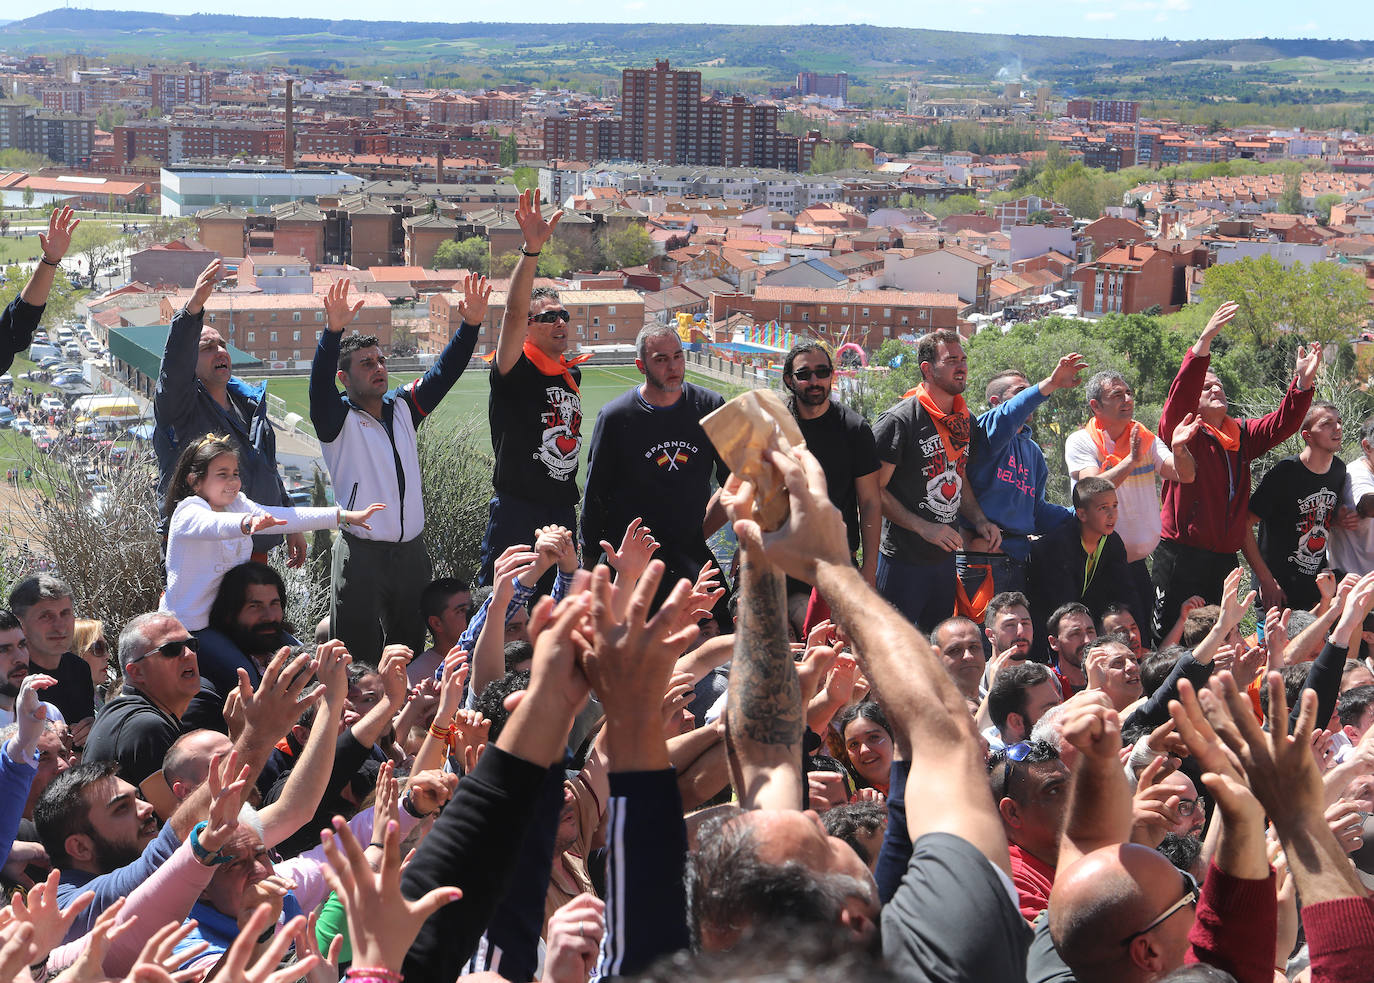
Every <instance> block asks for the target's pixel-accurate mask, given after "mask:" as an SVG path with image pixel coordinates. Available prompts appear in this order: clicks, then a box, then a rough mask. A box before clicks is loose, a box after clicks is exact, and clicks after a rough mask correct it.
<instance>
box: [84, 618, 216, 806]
mask: <svg viewBox="0 0 1374 983" xmlns="http://www.w3.org/2000/svg"><path fill="white" fill-rule="evenodd" d="M197 648H198V643H197V642H196V639H195V637H194V636H193V635H192V634H191V633H190V632H189V631H187V630H186V629H185V628H184V627H182V624H181V622H180V621H178V620H177V619H176V618H174V617H172V616H171V615H169V614H166V613H163V612H153V613H151V614H141V615H139V616H138V617H137V618H134V619H133V620H132V621H130V622H129V624H128V625H127V626H126V627H125V629H124V631H123V632H121V633H120V636H119V646H118V650H119V666H120V669H121V670H123V673H124V689H123V690H122V691H121V692H120V694H119V696H117V697H116V698H115V699H113V700H111V701H110V702H108V703H106V704H105V705H104V706H103V707H101V708H100V712H99V713H98V714H96V717H95V723H94V724H93V725H92V726H91V735H90V738H89V739H88V740H87V742H86V753H85V758H84V760H86V761H117V762H119V774H120V777H121V778H123V779H124V780H125V781H127V782H130V783H131V784H133V785H135V786H137V785H138V784H139V783H141V782H142V781H143V780H144V779H145V778H147V777H148V776H149V775H151V774H152V773H153V772H155V771H157V770H158V769H159V768H161V767H162V759H163V757H164V756H165V755H166V754H167V749H168V748H169V747H171V746H172V744H173V743H174V742H175V741H176V739H177V738H178V737H179V736H181V733H182V730H183V725H182V720H181V718H182V717H183V716H184V715H185V713H186V709H187V707H189V706H190V705H191V700H192V699H194V698H195V696H196V694H197V693H199V692H200V668H199V665H198V663H197V661H196V649H197Z"/></svg>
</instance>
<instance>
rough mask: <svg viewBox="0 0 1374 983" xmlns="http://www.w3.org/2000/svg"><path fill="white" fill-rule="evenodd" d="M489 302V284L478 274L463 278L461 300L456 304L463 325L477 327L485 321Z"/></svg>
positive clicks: (470, 274)
mask: <svg viewBox="0 0 1374 983" xmlns="http://www.w3.org/2000/svg"><path fill="white" fill-rule="evenodd" d="M490 300H491V283H490V282H489V281H488V280H487V278H486V277H484V276H482V275H481V274H480V273H469V274H468V275H467V276H465V277H463V299H462V300H460V301H459V302H458V314H459V315H460V316H461V317H462V319H463V323H464V324H470V325H472V326H473V327H478V326H480V325H481V323H482V322H483V321H484V320H485V319H486V316H487V304H488V302H489V301H490Z"/></svg>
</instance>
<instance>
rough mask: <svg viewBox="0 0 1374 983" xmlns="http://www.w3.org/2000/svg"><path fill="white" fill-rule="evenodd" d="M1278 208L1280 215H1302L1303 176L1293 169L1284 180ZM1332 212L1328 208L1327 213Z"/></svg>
mask: <svg viewBox="0 0 1374 983" xmlns="http://www.w3.org/2000/svg"><path fill="white" fill-rule="evenodd" d="M1278 209H1279V214H1280V215H1301V214H1302V212H1303V209H1302V178H1301V177H1299V176H1298V174H1297V173H1295V172H1293V171H1289V172H1288V176H1287V177H1285V178H1284V180H1283V193H1282V194H1280V195H1279V201H1278ZM1330 214H1331V212H1330V210H1329V209H1328V210H1327V215H1328V216H1329V215H1330Z"/></svg>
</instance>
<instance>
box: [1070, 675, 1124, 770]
mask: <svg viewBox="0 0 1374 983" xmlns="http://www.w3.org/2000/svg"><path fill="white" fill-rule="evenodd" d="M1063 706H1064V709H1063V711H1061V713H1062V715H1061V716H1060V718H1059V719H1060V724H1061V729H1060V730H1061V733H1062V734H1063V736H1064V740H1066V741H1068V742H1069V743H1070V744H1072V745H1073V746H1074V747H1076V748H1078V750H1079V751H1081V752H1082V753H1083V754H1085V755H1087V756H1088V757H1092V758H1100V759H1103V760H1111V761H1115V760H1117V758H1118V756H1119V752H1120V751H1121V717H1120V715H1119V714H1117V712H1116V710H1115V708H1113V707H1112V705H1111V703H1109V702H1108V700H1107V697H1106V696H1105V695H1104V694H1103V693H1102V692H1101V691H1099V690H1087V691H1086V692H1083V693H1076V694H1075V695H1074V696H1073V697H1072V698H1070V699H1068V700H1066V701H1065V702H1064V704H1063Z"/></svg>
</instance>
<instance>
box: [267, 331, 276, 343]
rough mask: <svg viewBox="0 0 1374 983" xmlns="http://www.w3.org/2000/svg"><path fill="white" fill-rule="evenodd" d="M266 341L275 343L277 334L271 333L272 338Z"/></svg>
mask: <svg viewBox="0 0 1374 983" xmlns="http://www.w3.org/2000/svg"><path fill="white" fill-rule="evenodd" d="M268 340H269V341H276V340H277V333H276V332H275V331H273V332H272V337H271V338H269V339H268Z"/></svg>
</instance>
